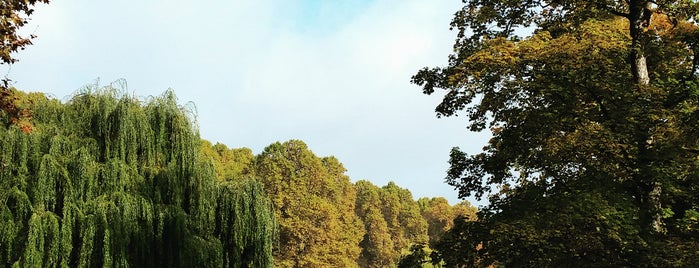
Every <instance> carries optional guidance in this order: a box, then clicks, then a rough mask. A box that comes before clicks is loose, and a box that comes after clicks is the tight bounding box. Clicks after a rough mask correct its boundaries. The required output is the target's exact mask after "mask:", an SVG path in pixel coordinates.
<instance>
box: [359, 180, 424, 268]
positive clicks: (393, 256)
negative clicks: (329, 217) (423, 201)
mask: <svg viewBox="0 0 699 268" xmlns="http://www.w3.org/2000/svg"><path fill="white" fill-rule="evenodd" d="M355 188H356V189H357V205H356V208H355V211H356V213H357V215H358V216H359V218H361V219H362V221H363V222H364V228H365V231H366V233H365V235H364V239H363V240H362V243H361V246H362V254H361V255H360V257H359V261H358V263H359V265H360V266H361V267H387V266H395V265H396V264H397V263H398V261H399V258H400V256H401V254H402V253H403V251H407V250H409V249H410V247H411V245H413V244H424V243H426V242H427V240H428V237H427V222H426V221H425V219H424V218H423V217H422V215H421V214H420V207H419V206H418V203H417V202H416V201H415V200H414V199H413V195H412V194H411V193H410V191H409V190H408V189H403V188H400V187H399V186H398V185H396V184H395V183H394V182H389V183H388V184H386V185H385V186H383V187H381V188H379V187H377V186H376V185H374V184H372V183H371V182H369V181H365V180H360V181H357V182H356V183H355Z"/></svg>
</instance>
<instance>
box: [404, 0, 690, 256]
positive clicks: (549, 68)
mask: <svg viewBox="0 0 699 268" xmlns="http://www.w3.org/2000/svg"><path fill="white" fill-rule="evenodd" d="M464 4H465V6H464V8H463V9H462V10H460V11H459V12H457V13H456V16H455V18H454V20H453V21H452V27H454V28H456V29H457V30H458V32H459V34H458V37H457V40H456V44H455V46H454V48H455V50H454V54H453V55H451V56H450V58H449V64H448V65H447V66H446V67H442V68H433V69H423V70H421V71H420V72H418V74H416V75H415V76H414V77H413V82H415V83H417V84H420V85H422V86H423V92H424V93H426V94H433V93H434V92H435V89H438V88H441V89H445V90H446V94H445V95H444V99H443V101H442V103H441V104H439V105H438V106H437V108H436V112H437V115H438V116H453V115H457V114H459V113H465V114H466V115H467V116H468V119H469V121H470V129H471V130H473V131H482V130H485V129H487V128H489V129H490V130H491V131H492V133H493V138H492V139H491V140H490V141H489V142H488V145H487V146H486V147H485V148H484V152H482V153H478V154H475V155H467V154H465V153H464V152H462V151H460V150H459V149H458V148H454V149H453V150H452V152H451V159H450V164H451V168H450V169H449V171H448V174H447V182H448V183H449V184H451V185H453V186H454V187H455V188H457V189H458V190H459V195H460V196H461V197H466V196H470V195H475V196H476V197H477V198H481V197H483V196H484V195H488V194H490V205H489V207H488V208H486V209H484V210H483V211H482V212H481V213H480V215H479V219H478V221H476V222H472V223H468V224H461V225H460V226H461V227H460V228H459V230H455V232H457V233H455V234H454V235H453V236H452V237H456V238H460V239H461V240H459V239H454V240H452V242H454V243H455V242H456V241H459V243H458V245H459V246H460V247H462V248H461V249H462V250H464V251H469V252H473V253H474V254H471V255H469V259H468V260H454V261H458V262H462V261H463V262H468V263H466V264H468V265H476V264H477V263H479V264H489V263H502V264H505V265H511V266H537V265H552V264H553V265H555V264H565V263H577V264H578V265H582V266H593V265H598V264H600V263H606V264H609V265H613V264H617V265H621V266H647V265H650V266H675V265H688V264H691V263H696V261H697V260H698V259H699V254H697V251H696V248H697V247H699V245H698V244H697V243H696V241H697V238H698V237H697V231H696V230H697V227H698V226H697V221H696V215H697V206H698V204H699V202H697V196H696V194H694V192H695V191H694V190H693V189H695V187H696V186H697V184H698V176H699V173H698V172H697V171H698V170H699V169H698V167H699V163H698V162H697V155H698V153H699V150H697V149H696V148H697V147H698V145H699V142H698V140H699V135H697V133H698V132H697V129H699V128H697V127H698V125H697V122H698V121H697V118H698V113H697V110H698V109H697V107H698V106H697V103H698V101H699V99H698V98H697V96H699V94H697V92H699V90H698V88H699V86H697V85H698V82H699V80H697V77H696V72H697V66H699V64H698V62H699V60H697V58H696V57H695V55H696V52H697V51H699V49H698V47H697V44H698V43H697V40H699V39H698V38H697V37H698V36H699V34H698V33H699V31H698V30H697V28H698V27H697V26H696V25H695V21H696V18H695V16H696V15H697V11H698V10H699V4H697V3H696V2H695V1H640V0H624V1H612V0H596V1H495V0H475V1H464ZM525 27H529V30H533V32H532V31H529V32H531V33H532V34H531V35H529V36H517V33H518V32H519V33H522V32H527V31H526V30H521V29H522V28H525ZM518 29H519V30H518ZM568 230H572V231H568ZM580 238H584V239H580ZM452 244H453V243H452ZM445 247H450V246H449V245H445ZM451 248H454V245H452V246H451ZM477 248H478V250H476V249H477Z"/></svg>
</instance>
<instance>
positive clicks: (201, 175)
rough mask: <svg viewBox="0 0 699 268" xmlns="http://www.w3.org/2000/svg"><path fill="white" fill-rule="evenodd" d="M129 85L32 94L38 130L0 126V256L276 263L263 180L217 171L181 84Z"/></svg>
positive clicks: (104, 262)
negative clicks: (135, 89) (128, 91)
mask: <svg viewBox="0 0 699 268" xmlns="http://www.w3.org/2000/svg"><path fill="white" fill-rule="evenodd" d="M120 92H121V91H120V90H118V89H116V88H114V87H112V86H111V85H110V86H107V87H103V88H98V87H97V86H89V87H86V88H85V89H83V90H81V91H79V92H78V93H77V94H76V95H75V96H74V97H73V98H72V99H71V100H70V101H69V102H67V103H65V104H62V103H60V102H58V101H56V100H52V99H48V98H46V97H44V96H42V95H40V94H28V95H26V98H28V99H30V100H32V102H34V106H33V107H32V110H33V111H34V115H35V117H34V119H35V124H36V129H35V131H34V132H33V133H31V134H27V133H24V132H22V131H21V130H20V129H19V127H17V126H10V127H9V128H0V148H3V150H2V152H0V223H1V226H2V227H0V266H8V267H9V266H13V265H19V266H27V267H57V266H62V267H68V266H80V267H85V266H104V267H125V266H137V267H152V266H165V267H192V266H204V267H221V266H228V267H268V266H271V265H272V259H271V249H272V241H273V240H274V239H273V237H274V235H275V221H274V218H273V213H272V211H271V209H272V208H271V204H270V201H269V200H268V198H267V197H266V194H265V193H264V191H263V190H262V186H261V185H260V184H259V183H258V182H255V181H254V180H240V181H235V182H225V183H218V182H217V180H216V175H215V171H214V169H213V166H212V164H211V162H210V161H209V159H205V158H200V144H201V141H200V138H199V136H198V133H197V130H196V128H195V125H194V123H193V118H192V116H191V113H190V112H189V110H188V109H187V108H186V107H182V106H179V105H178V104H177V99H176V98H175V96H174V94H173V93H172V92H170V91H169V92H166V93H165V94H163V95H162V96H160V97H155V98H151V99H150V100H148V101H147V102H141V101H139V100H137V99H135V98H133V97H130V96H128V95H125V94H122V93H120Z"/></svg>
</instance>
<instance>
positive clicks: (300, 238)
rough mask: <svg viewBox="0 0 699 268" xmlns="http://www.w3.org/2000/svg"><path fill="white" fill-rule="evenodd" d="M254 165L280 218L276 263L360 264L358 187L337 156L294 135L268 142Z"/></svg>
mask: <svg viewBox="0 0 699 268" xmlns="http://www.w3.org/2000/svg"><path fill="white" fill-rule="evenodd" d="M254 167H255V168H254V170H255V174H256V176H258V178H259V179H260V181H261V182H262V184H263V185H264V188H265V190H266V191H267V193H268V194H269V195H270V198H271V199H272V203H273V204H274V211H275V215H276V218H277V220H278V222H279V243H278V247H277V248H276V249H275V250H274V256H275V265H276V266H278V267H330V266H339V267H350V266H354V265H356V261H357V258H358V257H359V254H360V251H361V249H360V247H359V243H360V241H361V240H362V237H363V235H364V230H363V228H362V223H361V221H360V219H359V217H357V215H356V214H355V201H356V191H355V189H354V186H353V185H352V183H351V182H350V181H349V177H347V176H346V175H344V172H345V168H344V167H343V166H342V164H341V163H340V162H339V161H338V160H337V159H336V158H334V157H323V158H321V157H318V156H316V155H315V154H313V152H312V151H311V150H309V149H308V147H307V146H306V144H305V143H303V142H302V141H298V140H291V141H287V142H284V143H279V142H277V143H273V144H271V145H269V146H268V147H266V148H265V149H264V151H263V152H262V153H260V154H259V155H257V156H256V157H255V159H254Z"/></svg>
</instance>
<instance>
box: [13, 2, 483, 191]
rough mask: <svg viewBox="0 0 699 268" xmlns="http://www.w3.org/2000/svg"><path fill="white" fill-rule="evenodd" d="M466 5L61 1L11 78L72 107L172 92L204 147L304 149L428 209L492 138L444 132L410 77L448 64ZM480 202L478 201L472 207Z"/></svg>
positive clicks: (38, 16)
mask: <svg viewBox="0 0 699 268" xmlns="http://www.w3.org/2000/svg"><path fill="white" fill-rule="evenodd" d="M459 4H460V1H456V0H403V1H398V0H391V1H389V0H357V1H349V0H337V1H321V0H298V1H293V0H288V1H268V0H227V1H213V0H212V1H181V0H168V1H164V0H154V1H86V0H63V1H52V2H51V4H49V5H46V6H40V7H38V8H37V11H36V13H35V15H34V17H33V20H32V23H31V25H29V26H28V27H27V28H25V31H26V32H29V33H33V34H36V35H37V36H38V38H37V39H35V40H34V45H33V46H31V47H28V48H27V49H26V50H25V51H23V52H21V53H19V54H18V55H17V56H18V58H19V59H20V62H19V63H17V64H15V65H13V66H12V67H11V68H9V69H7V70H5V71H4V72H7V74H8V76H9V77H10V78H11V79H13V80H15V81H16V83H15V86H16V87H17V88H20V89H22V90H27V91H41V92H46V93H49V94H50V95H52V96H54V97H56V98H58V99H61V100H67V99H69V98H70V95H71V94H72V93H73V92H75V91H76V90H77V89H79V88H81V87H83V86H84V85H86V84H91V83H94V82H95V80H96V79H98V78H99V80H100V81H101V83H102V84H107V83H109V82H112V81H115V80H117V79H121V78H123V79H126V81H127V82H128V91H129V92H130V93H132V94H136V95H137V96H141V97H147V96H151V95H159V94H161V93H162V92H163V91H165V90H167V89H168V88H172V89H173V90H174V91H175V93H176V94H177V96H178V97H179V100H180V102H181V103H187V102H192V103H194V105H195V106H196V108H197V114H198V122H199V127H200V133H201V136H202V137H203V138H205V139H208V140H211V141H213V142H222V143H224V144H226V145H228V146H229V147H249V148H251V149H253V151H254V152H255V153H259V152H260V151H262V149H263V148H264V147H266V146H267V145H269V144H270V143H273V142H275V141H285V140H289V139H300V140H303V141H305V142H306V143H307V144H308V145H309V147H310V148H311V150H313V151H314V152H315V153H316V154H317V155H320V156H327V155H334V156H336V157H337V158H338V159H339V160H340V161H341V162H343V164H344V165H345V167H346V168H347V170H348V172H347V174H348V175H349V176H350V177H351V178H352V180H353V181H356V180H359V179H366V180H370V181H372V182H373V183H375V184H377V185H385V184H386V183H387V182H388V181H391V180H392V181H395V182H396V183H397V184H398V185H400V186H402V187H405V188H408V189H409V190H410V191H411V192H412V193H413V195H414V196H415V197H416V198H417V197H423V196H427V197H432V196H444V197H446V198H447V199H449V200H450V203H455V202H457V201H458V200H457V198H456V196H457V193H456V191H454V190H453V189H452V188H451V187H450V186H448V185H446V184H444V183H443V179H444V176H445V171H446V169H447V168H448V163H447V161H448V153H449V150H450V149H451V147H453V146H460V147H461V148H462V149H464V150H466V151H467V152H471V153H476V152H478V151H479V150H480V149H481V148H482V147H483V145H484V144H485V142H486V140H487V137H488V135H487V134H484V133H470V132H468V130H467V128H466V125H467V122H466V119H465V118H459V117H457V118H446V119H445V118H442V119H437V118H436V117H435V115H434V112H433V111H434V107H435V106H436V105H437V104H438V103H439V101H440V99H441V98H440V96H425V95H422V93H421V90H420V88H419V87H418V86H415V85H412V84H410V82H409V81H410V77H411V76H412V75H413V74H414V73H415V72H416V71H417V70H418V69H420V68H422V67H424V66H438V65H444V64H445V63H446V61H447V56H448V54H449V53H450V52H451V46H452V44H453V40H454V36H455V33H454V32H450V31H449V22H450V20H451V17H452V14H453V13H454V12H455V11H456V10H457V9H458V8H459ZM471 201H472V202H473V200H471Z"/></svg>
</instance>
